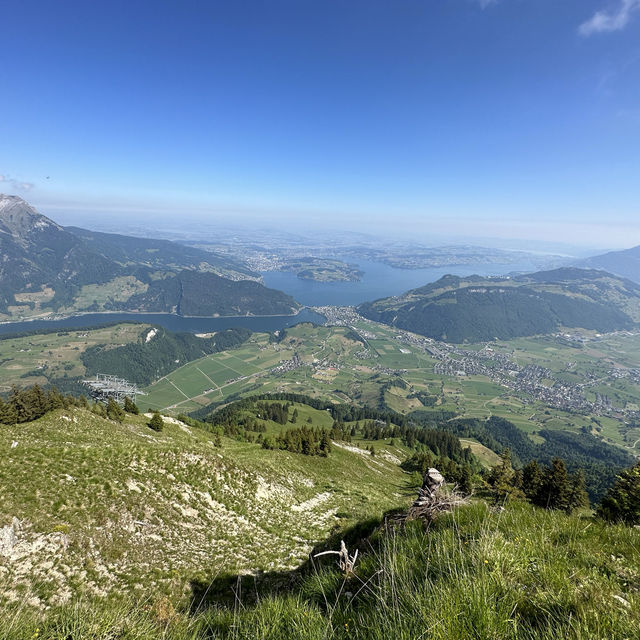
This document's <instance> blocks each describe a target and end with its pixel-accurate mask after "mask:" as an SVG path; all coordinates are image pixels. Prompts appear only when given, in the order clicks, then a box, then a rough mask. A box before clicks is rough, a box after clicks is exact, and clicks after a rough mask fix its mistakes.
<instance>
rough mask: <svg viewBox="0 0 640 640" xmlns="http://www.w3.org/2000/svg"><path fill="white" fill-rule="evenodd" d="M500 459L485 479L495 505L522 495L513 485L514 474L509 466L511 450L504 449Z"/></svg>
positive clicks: (510, 465)
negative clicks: (491, 490)
mask: <svg viewBox="0 0 640 640" xmlns="http://www.w3.org/2000/svg"><path fill="white" fill-rule="evenodd" d="M500 458H501V462H500V464H499V465H496V466H495V467H493V468H492V469H491V471H490V472H489V476H488V477H487V482H488V483H489V486H490V487H491V488H492V489H493V493H494V497H495V501H496V503H500V502H504V501H505V500H507V499H509V498H516V497H519V496H520V495H522V494H521V492H520V491H519V489H518V488H517V487H516V486H515V483H514V481H515V479H516V472H515V471H514V470H513V466H512V464H511V449H509V448H507V449H505V450H504V451H503V452H502V455H501V456H500Z"/></svg>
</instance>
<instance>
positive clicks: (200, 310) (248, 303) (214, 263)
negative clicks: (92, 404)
mask: <svg viewBox="0 0 640 640" xmlns="http://www.w3.org/2000/svg"><path fill="white" fill-rule="evenodd" d="M0 254H1V255H2V258H1V260H0V319H2V320H12V319H24V318H32V317H42V316H45V315H47V314H50V313H53V312H55V313H58V314H68V313H75V312H79V311H91V312H101V311H150V310H153V311H156V312H169V313H177V314H183V315H203V316H225V315H290V314H293V313H295V312H296V311H298V309H299V308H300V306H299V305H298V303H297V302H296V301H295V300H294V299H293V298H292V297H291V296H288V295H286V294H284V293H282V292H281V291H277V290H275V289H268V288H266V287H264V286H263V285H262V284H261V283H260V282H256V281H255V280H257V279H258V278H259V276H257V274H255V273H253V272H252V271H250V270H249V269H247V268H246V267H244V266H243V265H242V264H240V263H239V262H236V261H235V260H233V259H231V258H228V257H226V256H224V257H220V256H218V255H217V254H215V253H212V252H207V251H203V250H200V249H195V248H188V247H184V246H182V245H179V244H177V243H174V242H171V241H168V240H150V239H143V238H135V237H132V236H124V235H119V234H103V233H99V232H93V231H88V230H84V229H79V228H75V227H70V228H65V227H62V226H60V225H59V224H57V223H56V222H54V221H53V220H50V219H49V218H47V217H46V216H44V215H42V214H40V213H39V212H38V211H37V210H36V209H35V208H34V207H32V206H31V205H30V204H28V203H27V202H25V201H24V200H23V199H22V198H20V197H18V196H6V195H2V194H0ZM227 273H228V274H229V275H232V277H233V279H230V278H227V277H224V275H221V274H227ZM244 278H247V280H246V281H245V280H244ZM185 302H186V304H185Z"/></svg>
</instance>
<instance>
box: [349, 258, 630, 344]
mask: <svg viewBox="0 0 640 640" xmlns="http://www.w3.org/2000/svg"><path fill="white" fill-rule="evenodd" d="M358 311H359V313H361V314H362V315H363V316H365V317H367V318H370V319H371V320H376V321H379V322H383V323H385V324H390V325H392V326H396V327H399V328H402V329H406V330H408V331H413V332H415V333H419V334H422V335H425V336H428V337H431V338H434V339H439V340H447V341H449V342H456V343H462V342H477V341H482V340H492V339H494V338H499V339H508V338H514V337H518V336H531V335H538V334H546V333H552V332H554V331H558V330H559V329H561V328H571V327H581V328H584V329H593V330H596V331H614V330H619V329H631V328H633V327H634V326H636V325H637V323H638V321H640V285H637V284H635V283H633V282H631V281H630V280H626V279H624V278H620V277H617V276H614V275H611V274H609V273H605V272H602V271H597V270H593V269H576V268H562V269H556V270H553V271H542V272H538V273H533V274H527V275H522V276H517V277H513V278H485V277H481V276H470V277H464V278H461V277H458V276H444V277H443V278H441V279H440V280H438V281H437V282H434V283H431V284H428V285H426V286H424V287H420V288H418V289H413V290H411V291H408V292H407V293H405V294H403V295H401V296H397V297H392V298H383V299H380V300H376V301H374V302H367V303H364V304H362V305H360V306H359V307H358Z"/></svg>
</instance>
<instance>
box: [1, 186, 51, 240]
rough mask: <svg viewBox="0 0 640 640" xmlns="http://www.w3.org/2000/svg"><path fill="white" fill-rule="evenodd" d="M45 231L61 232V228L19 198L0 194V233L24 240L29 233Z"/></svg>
mask: <svg viewBox="0 0 640 640" xmlns="http://www.w3.org/2000/svg"><path fill="white" fill-rule="evenodd" d="M45 229H57V230H58V231H62V227H60V226H59V225H57V224H56V223H55V222H53V220H50V219H49V218H47V217H46V216H43V215H42V214H41V213H38V212H37V211H36V209H34V208H33V207H32V206H31V205H30V204H28V203H27V202H25V201H24V200H23V199H22V198H20V197H19V196H9V195H4V194H0V233H5V234H9V235H11V236H14V238H15V239H16V240H20V239H23V240H24V239H25V238H26V236H28V235H30V234H31V233H33V232H36V231H41V230H45Z"/></svg>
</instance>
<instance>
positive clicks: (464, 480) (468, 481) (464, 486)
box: [458, 464, 473, 496]
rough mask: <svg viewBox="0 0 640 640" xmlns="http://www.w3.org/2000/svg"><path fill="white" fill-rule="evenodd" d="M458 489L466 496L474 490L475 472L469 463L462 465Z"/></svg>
mask: <svg viewBox="0 0 640 640" xmlns="http://www.w3.org/2000/svg"><path fill="white" fill-rule="evenodd" d="M458 489H460V491H461V492H462V493H464V494H465V495H466V496H468V495H470V494H471V492H472V491H473V472H472V471H471V467H470V466H469V465H468V464H464V465H462V467H461V468H460V473H459V475H458Z"/></svg>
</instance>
